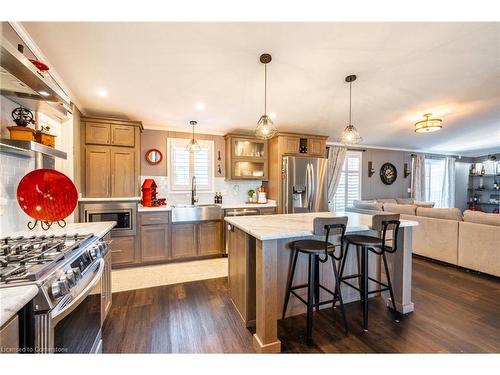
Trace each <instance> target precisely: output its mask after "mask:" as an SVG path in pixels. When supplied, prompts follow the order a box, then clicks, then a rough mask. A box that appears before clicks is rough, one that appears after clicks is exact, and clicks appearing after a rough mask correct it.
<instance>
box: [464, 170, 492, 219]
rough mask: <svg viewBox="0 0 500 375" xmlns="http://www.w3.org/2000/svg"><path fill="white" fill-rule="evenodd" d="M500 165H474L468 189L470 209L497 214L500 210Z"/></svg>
mask: <svg viewBox="0 0 500 375" xmlns="http://www.w3.org/2000/svg"><path fill="white" fill-rule="evenodd" d="M499 167H500V164H499V163H498V162H491V163H489V164H484V163H473V164H471V169H470V173H469V184H468V187H467V195H468V197H467V205H468V207H469V209H473V210H478V211H484V212H497V213H498V211H499V209H500V173H498V172H499Z"/></svg>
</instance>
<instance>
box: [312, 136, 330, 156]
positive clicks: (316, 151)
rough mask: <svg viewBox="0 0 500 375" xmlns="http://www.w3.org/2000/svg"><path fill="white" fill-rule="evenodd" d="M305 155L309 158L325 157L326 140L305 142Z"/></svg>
mask: <svg viewBox="0 0 500 375" xmlns="http://www.w3.org/2000/svg"><path fill="white" fill-rule="evenodd" d="M307 154H308V155H311V156H318V157H322V158H324V157H326V140H324V139H321V138H309V139H308V140H307Z"/></svg>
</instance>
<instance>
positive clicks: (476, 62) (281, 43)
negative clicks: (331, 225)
mask: <svg viewBox="0 0 500 375" xmlns="http://www.w3.org/2000/svg"><path fill="white" fill-rule="evenodd" d="M23 26H24V27H25V28H26V29H27V31H28V32H29V34H30V35H31V37H32V38H33V39H34V40H35V42H36V43H37V44H38V46H39V47H40V48H41V50H42V51H43V52H44V54H45V55H46V57H47V58H48V60H49V61H50V63H51V64H52V66H53V67H54V68H55V70H56V71H57V72H58V73H59V75H61V76H62V78H63V79H64V81H65V83H66V84H67V85H68V86H69V89H70V90H71V91H72V93H73V94H74V96H75V98H74V99H75V101H76V102H77V103H79V105H80V106H81V108H80V109H81V110H82V111H83V112H84V113H85V114H89V115H91V114H93V115H111V116H123V117H127V118H130V119H134V120H141V121H143V123H144V125H145V127H146V128H158V129H179V130H183V131H185V130H187V129H189V128H188V122H189V120H191V119H195V120H198V123H199V124H200V126H199V129H198V131H199V132H208V133H226V132H229V131H233V130H237V129H239V130H240V129H247V130H251V129H253V127H254V126H255V123H256V122H257V120H258V119H259V117H260V115H261V114H262V112H263V74H264V69H263V65H262V64H261V63H260V62H259V56H260V54H261V53H263V52H268V53H270V54H272V56H273V61H272V62H271V63H270V64H269V66H268V73H269V80H268V81H269V88H268V109H269V111H268V112H274V113H275V114H276V119H275V123H276V125H277V126H278V128H279V130H280V131H293V132H307V133H316V134H326V135H329V136H330V137H331V138H330V140H335V139H337V138H338V136H339V134H340V132H341V131H342V129H343V128H344V127H345V126H346V121H347V114H348V85H347V84H346V83H345V82H344V77H345V76H346V75H349V74H357V75H358V80H357V81H356V82H355V83H354V84H353V122H354V125H355V126H356V127H357V128H358V129H359V131H360V133H361V135H362V137H363V138H364V144H366V145H370V146H382V147H391V148H401V149H414V150H418V149H420V150H425V151H429V152H447V153H457V154H460V155H478V154H486V153H489V152H500V23H82V22H77V23H54V22H43V23H30V22H28V23H23ZM98 89H105V90H107V91H108V93H109V95H108V97H106V98H102V97H99V96H97V95H96V91H97V90H98ZM198 102H203V103H204V104H205V107H206V108H205V109H204V110H203V111H199V110H197V109H196V105H197V103H198ZM427 112H432V113H433V114H435V115H436V116H438V117H440V118H442V119H443V129H442V131H440V132H437V133H431V134H415V133H414V132H413V124H414V122H415V121H418V120H419V119H420V118H421V117H422V115H423V114H424V113H427Z"/></svg>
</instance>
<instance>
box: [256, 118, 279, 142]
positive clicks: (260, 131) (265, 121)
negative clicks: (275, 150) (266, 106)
mask: <svg viewBox="0 0 500 375" xmlns="http://www.w3.org/2000/svg"><path fill="white" fill-rule="evenodd" d="M277 131H278V129H276V126H274V123H273V121H272V120H271V119H270V118H269V116H268V115H262V116H260V119H259V122H257V127H256V128H255V135H256V136H257V137H258V138H262V139H268V138H272V137H273V136H274V135H275V134H276V132H277Z"/></svg>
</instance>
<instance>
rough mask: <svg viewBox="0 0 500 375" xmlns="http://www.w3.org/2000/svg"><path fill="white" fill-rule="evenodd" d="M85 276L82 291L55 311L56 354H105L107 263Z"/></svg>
mask: <svg viewBox="0 0 500 375" xmlns="http://www.w3.org/2000/svg"><path fill="white" fill-rule="evenodd" d="M95 264H96V265H95V266H93V267H92V268H91V269H89V270H88V272H86V273H85V276H84V278H83V279H84V280H85V282H84V283H82V284H84V285H85V286H84V287H82V290H80V291H75V294H74V295H72V297H73V298H70V300H69V301H68V302H66V303H63V304H61V306H57V307H56V308H55V309H54V310H52V313H51V317H52V322H51V323H52V327H53V336H52V337H53V340H54V352H55V353H99V352H101V350H102V349H101V300H102V299H101V278H102V274H103V271H104V260H103V259H100V260H99V262H96V263H95Z"/></svg>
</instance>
